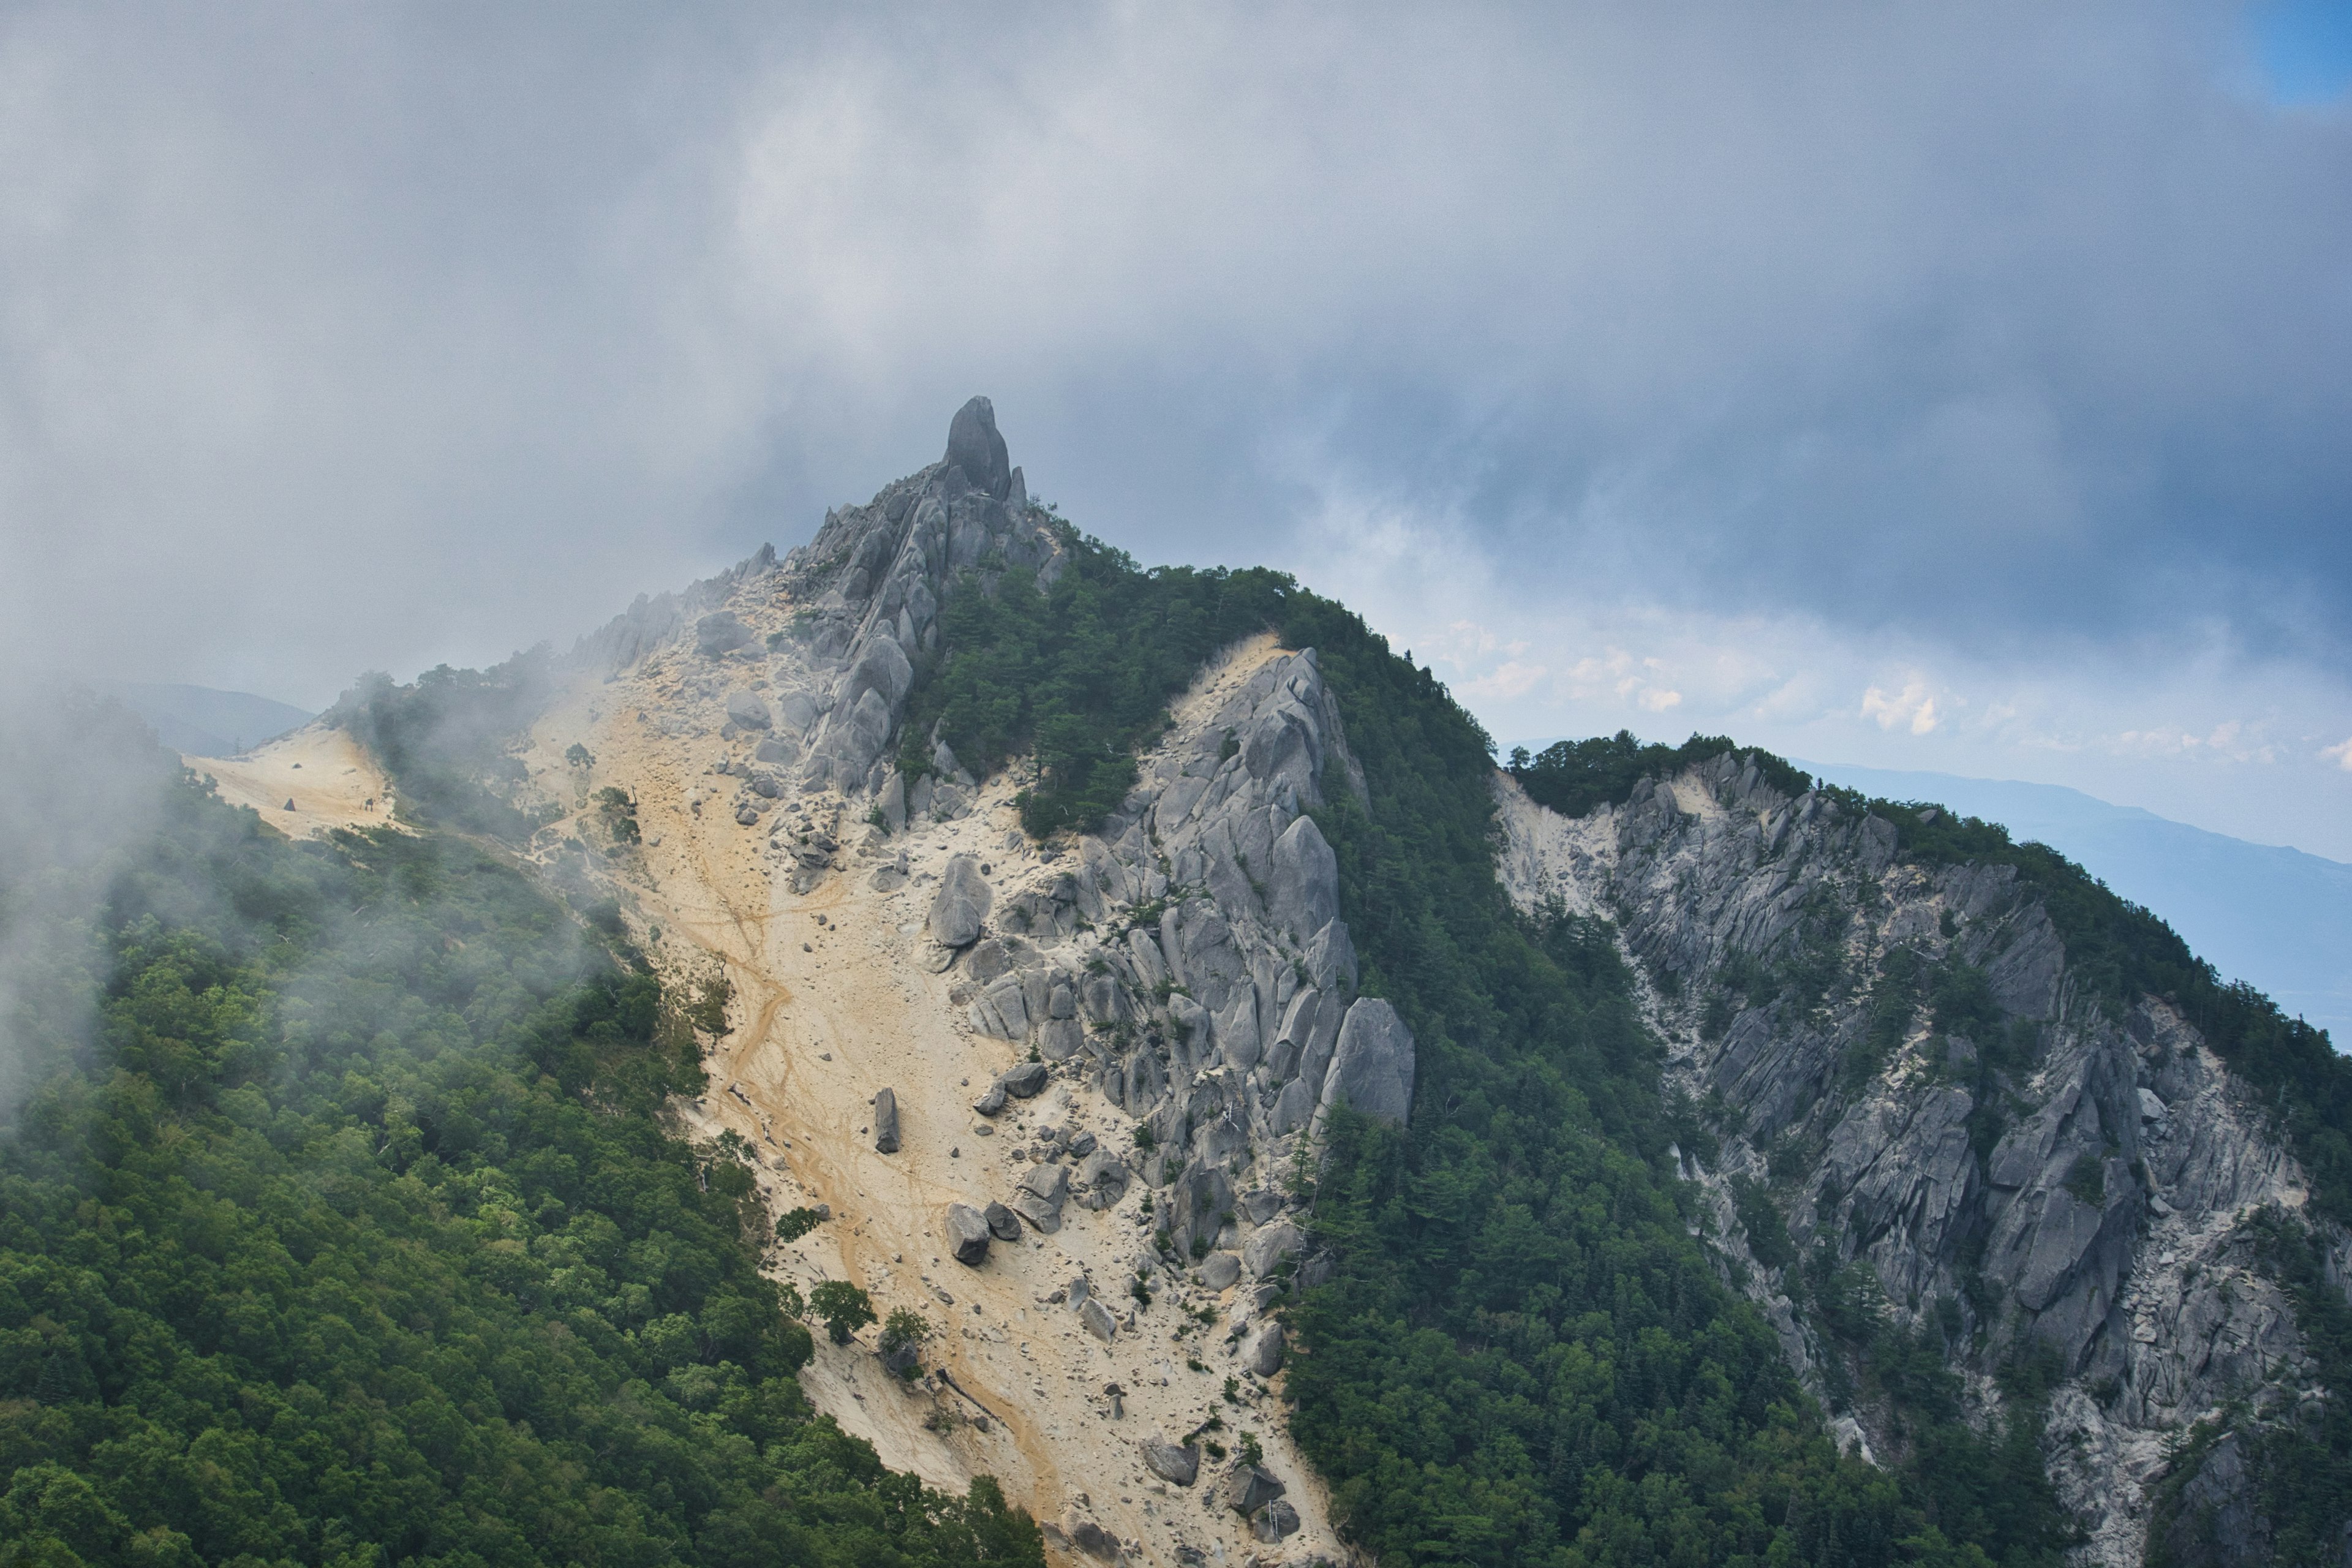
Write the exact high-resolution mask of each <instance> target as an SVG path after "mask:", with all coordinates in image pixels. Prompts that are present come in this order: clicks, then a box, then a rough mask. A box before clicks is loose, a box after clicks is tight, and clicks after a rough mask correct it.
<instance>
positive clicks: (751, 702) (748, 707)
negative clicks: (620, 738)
mask: <svg viewBox="0 0 2352 1568" xmlns="http://www.w3.org/2000/svg"><path fill="white" fill-rule="evenodd" d="M727 717H729V718H730V719H732V720H733V721H735V722H736V724H737V725H738V726H739V727H740V728H742V729H746V730H766V729H770V728H772V727H773V726H774V724H775V720H774V719H773V718H772V717H771V716H770V714H769V712H768V705H767V703H765V702H764V701H762V700H761V698H760V694H759V693H758V692H756V691H738V692H735V693H733V694H731V695H730V697H729V698H728V699H727ZM1299 820H1300V821H1301V822H1304V821H1306V820H1307V819H1306V818H1305V817H1300V818H1299Z"/></svg>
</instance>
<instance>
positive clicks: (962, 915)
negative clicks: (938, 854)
mask: <svg viewBox="0 0 2352 1568" xmlns="http://www.w3.org/2000/svg"><path fill="white" fill-rule="evenodd" d="M995 898H996V895H995V893H994V892H993V891H992V889H990V887H989V885H988V879H987V878H985V877H983V876H982V875H981V874H980V857H979V856H977V855H957V856H954V857H952V858H950V859H949V861H948V863H947V868H946V869H945V870H944V871H942V872H941V873H940V890H939V891H938V893H936V894H934V895H933V896H932V899H931V912H930V918H929V921H928V922H927V923H928V928H929V931H930V937H931V940H932V941H933V942H938V943H939V944H940V946H941V947H970V946H971V944H972V943H973V942H978V941H979V940H980V932H981V928H982V923H983V922H984V921H986V920H987V919H988V910H989V906H990V905H991V904H992V903H993V902H994V901H995Z"/></svg>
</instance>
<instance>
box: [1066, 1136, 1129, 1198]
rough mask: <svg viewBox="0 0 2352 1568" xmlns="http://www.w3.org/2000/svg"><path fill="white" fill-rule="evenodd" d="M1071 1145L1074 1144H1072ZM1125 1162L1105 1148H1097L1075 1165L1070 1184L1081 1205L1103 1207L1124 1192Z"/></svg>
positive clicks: (1125, 1183)
mask: <svg viewBox="0 0 2352 1568" xmlns="http://www.w3.org/2000/svg"><path fill="white" fill-rule="evenodd" d="M1072 1147H1073V1149H1075V1148H1076V1145H1075V1144H1073V1145H1072ZM1127 1175H1128V1173H1127V1162H1126V1161H1124V1160H1122V1159H1120V1158H1119V1157H1118V1155H1116V1154H1114V1153H1112V1152H1110V1151H1109V1150H1108V1149H1097V1150H1096V1151H1094V1152H1092V1153H1090V1154H1088V1155H1087V1157H1086V1159H1085V1160H1084V1161H1083V1162H1082V1163H1080V1164H1079V1166H1078V1176H1077V1180H1076V1182H1074V1183H1073V1184H1072V1189H1073V1192H1074V1193H1075V1194H1076V1198H1077V1201H1078V1206H1079V1207H1080V1208H1082V1209H1107V1208H1109V1207H1111V1206H1112V1205H1115V1204H1117V1203H1118V1200H1119V1199H1121V1198H1123V1197H1125V1196H1127Z"/></svg>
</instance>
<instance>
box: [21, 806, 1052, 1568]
mask: <svg viewBox="0 0 2352 1568" xmlns="http://www.w3.org/2000/svg"><path fill="white" fill-rule="evenodd" d="M158 787H159V790H160V792H161V794H162V795H163V799H162V801H161V802H160V812H161V816H160V821H159V822H158V824H157V825H156V826H155V827H154V829H153V830H152V832H151V833H145V834H142V836H140V837H137V838H135V839H134V840H133V841H132V842H131V843H130V844H129V845H127V846H126V847H125V848H124V849H123V851H122V853H121V855H120V856H119V857H116V858H111V859H110V860H109V861H107V862H106V863H104V864H102V865H100V866H97V867H94V868H89V870H88V871H87V872H86V873H84V874H83V877H84V879H85V880H86V881H88V883H89V887H88V889H87V891H88V894H89V897H88V899H87V900H85V903H84V906H83V907H84V911H85V912H84V914H83V916H82V918H81V919H80V920H79V921H78V922H75V929H73V930H71V931H66V932H65V933H64V936H63V939H62V940H58V941H53V942H48V943H47V944H46V947H45V949H44V952H45V954H46V956H45V959H44V963H46V965H47V968H46V970H45V971H44V972H43V973H39V974H36V975H33V976H31V977H30V979H29V981H27V982H26V983H25V984H20V985H18V986H16V988H15V989H14V990H12V992H11V993H10V994H11V996H12V997H14V998H15V999H16V1003H17V1005H16V1006H15V1008H14V1011H13V1013H12V1016H9V1017H8V1018H7V1019H6V1020H5V1024H6V1026H7V1027H8V1029H9V1037H10V1039H11V1040H12V1041H13V1042H14V1043H15V1045H16V1047H17V1048H19V1049H22V1050H24V1051H26V1053H28V1054H29V1056H30V1057H31V1058H32V1059H31V1062H30V1068H31V1070H30V1072H29V1074H28V1077H29V1079H30V1080H31V1081H32V1083H33V1084H34V1087H33V1089H32V1090H31V1092H30V1093H29V1095H28V1096H27V1097H26V1098H25V1099H24V1100H22V1102H21V1103H18V1104H16V1105H14V1106H12V1107H10V1108H8V1118H7V1125H6V1126H5V1136H0V1563H5V1564H7V1565H8V1568H31V1565H35V1564H38V1565H40V1568H72V1565H73V1564H76V1563H88V1564H99V1563H137V1564H154V1565H165V1564H191V1565H193V1564H196V1563H222V1564H237V1565H241V1568H242V1565H251V1568H259V1565H261V1564H273V1565H275V1564H320V1565H326V1564H338V1565H352V1568H358V1565H362V1564H364V1565H371V1568H392V1565H394V1564H414V1565H418V1568H423V1565H427V1564H436V1565H437V1564H447V1565H450V1568H458V1565H465V1568H475V1565H485V1568H487V1565H493V1564H496V1565H507V1564H512V1565H516V1568H523V1565H528V1564H540V1563H549V1564H553V1563H593V1564H615V1565H617V1564H629V1565H633V1568H635V1565H642V1568H657V1565H667V1564H699V1563H710V1564H747V1565H748V1564H751V1563H827V1564H831V1563H838V1564H848V1563H856V1564H860V1565H868V1564H871V1565H891V1564H909V1565H912V1564H934V1563H936V1564H949V1563H1031V1564H1041V1563H1043V1560H1044V1559H1043V1555H1042V1552H1043V1547H1042V1541H1041V1538H1040V1536H1039V1533H1038V1531H1037V1529H1036V1527H1035V1525H1034V1523H1033V1522H1032V1521H1030V1520H1029V1519H1028V1518H1027V1517H1026V1516H1025V1515H1024V1514H1021V1513H1019V1512H1017V1511H1014V1510H1010V1509H1008V1508H1007V1507H1006V1505H1005V1503H1004V1501H1003V1498H1002V1496H1001V1495H1000V1494H999V1492H998V1491H997V1489H996V1488H995V1487H994V1485H993V1483H992V1482H990V1481H987V1480H985V1479H983V1480H982V1481H979V1482H976V1483H974V1485H973V1486H972V1488H971V1492H970V1495H968V1496H965V1497H949V1496H943V1495H941V1494H940V1493H938V1492H935V1491H931V1490H929V1489H925V1488H924V1487H922V1486H921V1485H920V1484H919V1482H917V1481H916V1480H915V1479H913V1478H911V1477H907V1476H902V1475H896V1474H893V1473H891V1472H889V1471H887V1470H885V1469H884V1468H882V1467H881V1466H880V1464H879V1463H878V1462H877V1459H876V1457H875V1455H874V1453H873V1450H872V1449H871V1448H870V1447H867V1446H866V1444H865V1443H863V1442H862V1441H858V1440H855V1439H852V1438H850V1437H848V1436H845V1435H844V1434H843V1433H842V1432H841V1431H840V1430H839V1429H838V1428H837V1427H836V1426H835V1425H834V1424H833V1423H832V1422H831V1420H830V1419H827V1418H823V1417H818V1416H815V1415H813V1414H812V1412H811V1411H810V1409H809V1407H808V1405H807V1404H806V1403H805V1402H804V1401H803V1398H802V1396H801V1394H800V1391H799V1388H798V1386H797V1384H795V1382H794V1379H793V1373H794V1371H795V1370H796V1369H797V1368H798V1367H800V1366H801V1365H802V1364H803V1363H805V1361H806V1360H807V1359H808V1356H809V1354H810V1340H809V1334H808V1331H807V1329H806V1328H804V1327H803V1324H802V1323H801V1322H799V1321H796V1320H795V1317H794V1313H795V1312H796V1311H797V1310H799V1309H800V1305H801V1304H800V1303H799V1302H797V1301H796V1300H792V1299H791V1298H790V1296H789V1293H780V1292H779V1290H778V1289H777V1288H776V1287H774V1286H773V1285H772V1284H771V1283H770V1282H769V1281H767V1280H766V1279H763V1278H761V1275H760V1273H759V1271H758V1266H757V1251H756V1248H755V1247H754V1245H753V1242H752V1239H751V1235H750V1230H751V1226H750V1224H749V1222H750V1221H751V1218H752V1211H751V1207H750V1206H749V1205H748V1204H747V1197H748V1194H749V1193H750V1191H751V1181H750V1173H748V1172H747V1171H745V1170H743V1169H742V1168H741V1167H740V1166H738V1165H735V1164H733V1163H731V1161H730V1158H729V1157H728V1156H727V1155H725V1154H724V1153H715V1152H698V1151H695V1150H693V1149H690V1148H688V1146H687V1145H686V1144H684V1143H683V1142H679V1141H678V1140H677V1138H676V1137H674V1136H672V1135H671V1134H670V1133H669V1132H667V1131H665V1129H664V1126H663V1122H662V1120H661V1117H660V1110H661V1106H662V1104H663V1102H664V1100H665V1099H666V1098H667V1096H670V1095H673V1094H678V1093H692V1092H699V1090H700V1088H701V1071H700V1068H699V1065H698V1064H699V1047H698V1044H697V1042H696V1039H695V1037H694V1033H693V1026H692V1023H691V1021H690V1020H689V1019H688V1018H687V1017H686V1016H684V1014H683V1013H682V1011H681V1010H680V1009H679V1008H678V1007H677V1006H675V1005H672V1003H671V1002H670V1001H669V1000H668V999H666V998H665V997H664V995H663V994H662V992H661V989H660V987H659V986H658V985H657V984H656V982H655V980H654V978H653V977H652V976H651V975H650V974H649V973H646V971H645V969H644V968H643V966H642V964H641V963H639V962H637V961H636V960H635V955H634V954H632V953H629V952H626V951H625V950H622V951H618V952H611V951H606V949H605V948H604V946H602V945H600V944H599V943H598V942H594V941H592V940H591V933H590V932H588V931H586V930H585V929H584V928H583V927H581V926H580V925H578V924H577V923H575V922H574V921H572V919H571V918H570V917H569V916H568V915H567V914H566V913H565V912H564V911H562V910H560V909H558V908H557V907H556V906H554V905H553V904H552V903H551V902H550V901H549V900H547V899H546V898H544V897H543V896H542V895H541V893H540V892H539V891H538V890H537V889H534V888H533V887H532V886H531V885H530V883H529V882H527V881H526V880H525V879H523V878H522V877H521V876H520V875H519V874H518V873H517V872H516V871H514V870H512V869H510V868H508V867H507V866H505V865H504V864H502V863H500V862H499V860H497V859H495V858H492V857H490V856H489V855H488V854H486V853H484V852H483V851H481V850H478V849H477V848H474V847H470V846H468V845H467V844H465V843H463V842H461V841H458V840H456V839H453V838H450V837H441V836H432V835H427V836H423V837H416V836H411V835H407V834H402V833H395V832H389V831H385V832H378V833H373V834H369V835H365V836H358V837H353V836H344V837H339V838H338V839H337V840H336V841H335V842H334V843H333V844H331V845H315V844H305V845H300V846H296V845H290V844H289V843H287V842H286V841H284V840H283V839H281V838H279V837H278V836H277V835H275V834H274V833H271V832H268V831H267V830H266V829H264V828H263V827H262V826H260V825H259V823H258V822H257V819H256V818H255V817H254V816H253V814H252V813H250V812H245V811H237V810H232V809H231V808H229V807H227V806H226V805H222V804H220V803H219V801H218V800H216V799H215V798H214V797H213V796H212V795H209V794H208V793H207V792H205V789H204V788H203V787H202V786H201V784H198V783H197V782H195V781H194V780H191V779H187V778H185V777H184V776H177V777H174V776H170V775H169V774H168V773H161V772H159V784H158ZM73 877H74V873H73V872H71V871H70V870H69V869H61V868H51V869H50V870H49V871H48V872H47V873H46V874H44V875H42V876H39V877H35V878H32V879H29V880H20V883H19V885H17V886H16V887H12V888H9V889H5V891H6V892H7V893H8V894H9V895H11V903H12V905H17V907H16V908H13V909H0V921H5V919H6V917H7V916H8V915H9V914H12V913H15V914H21V913H23V912H24V908H23V906H21V905H20V904H18V902H17V900H16V898H15V895H17V894H21V893H23V892H25V891H26V888H28V887H37V888H40V889H46V890H47V891H48V892H50V893H56V892H57V891H58V884H59V882H60V881H61V880H63V881H67V882H70V881H71V880H72V879H73ZM68 890H69V889H68ZM20 978H22V977H20Z"/></svg>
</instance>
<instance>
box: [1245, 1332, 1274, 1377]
mask: <svg viewBox="0 0 2352 1568" xmlns="http://www.w3.org/2000/svg"><path fill="white" fill-rule="evenodd" d="M1282 1343H1283V1341H1282V1325H1281V1324H1280V1323H1268V1324H1266V1325H1265V1327H1264V1328H1262V1329H1260V1330H1259V1331H1257V1332H1256V1334H1255V1335H1254V1336H1253V1337H1252V1338H1251V1340H1250V1342H1249V1348H1248V1349H1247V1350H1246V1351H1244V1352H1242V1360H1243V1362H1244V1363H1245V1364H1246V1365H1247V1366H1248V1367H1249V1369H1250V1370H1251V1371H1252V1372H1254V1373H1257V1374H1258V1375H1259V1376H1260V1377H1272V1376H1273V1375H1274V1374H1275V1373H1277V1372H1280V1371H1281V1370H1282Z"/></svg>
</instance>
